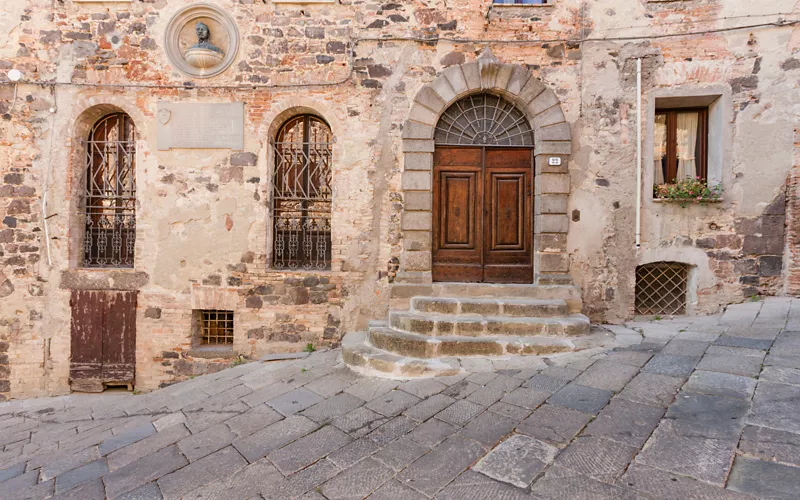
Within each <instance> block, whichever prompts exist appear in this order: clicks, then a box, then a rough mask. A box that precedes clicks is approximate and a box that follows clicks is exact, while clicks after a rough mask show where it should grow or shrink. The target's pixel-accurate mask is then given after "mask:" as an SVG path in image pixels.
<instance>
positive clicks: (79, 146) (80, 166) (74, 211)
mask: <svg viewBox="0 0 800 500" xmlns="http://www.w3.org/2000/svg"><path fill="white" fill-rule="evenodd" d="M113 113H124V114H126V115H128V117H130V119H131V121H132V122H133V126H134V127H135V129H136V137H137V139H136V142H137V143H140V142H141V141H142V140H143V138H142V136H143V135H144V133H143V132H144V131H143V130H142V128H141V127H140V124H142V123H143V122H144V121H145V120H144V117H143V115H142V114H141V113H140V112H139V111H138V110H137V109H135V108H133V109H132V108H130V107H129V106H128V105H127V104H126V103H125V102H124V100H122V99H116V98H114V97H110V98H108V99H103V98H96V99H92V100H89V106H88V107H86V108H84V109H83V111H81V112H80V113H79V114H78V115H77V116H76V117H75V120H74V122H73V124H72V134H71V136H70V137H69V140H70V148H69V165H68V168H67V172H66V173H67V179H66V180H67V193H68V201H67V205H68V206H69V214H70V217H69V220H68V224H69V229H68V231H69V234H70V238H69V243H68V261H69V267H70V268H72V269H75V268H79V267H82V262H81V257H82V256H83V232H84V229H85V228H84V220H83V218H82V217H80V216H79V215H78V214H79V213H80V212H81V207H82V204H83V202H84V191H83V190H84V187H85V183H86V174H87V171H86V141H87V140H88V138H89V133H90V131H91V130H92V128H93V127H94V126H95V124H96V123H97V122H98V121H100V120H101V119H102V118H103V117H104V116H107V115H110V114H113ZM138 149H139V148H137V153H136V154H137V157H136V163H137V165H138V163H139V161H138V160H139V152H138ZM137 170H138V169H137ZM134 175H137V172H134ZM137 205H138V202H137ZM78 235H80V237H78ZM137 245H138V243H137ZM138 250H139V248H138V246H137V248H136V251H138Z"/></svg>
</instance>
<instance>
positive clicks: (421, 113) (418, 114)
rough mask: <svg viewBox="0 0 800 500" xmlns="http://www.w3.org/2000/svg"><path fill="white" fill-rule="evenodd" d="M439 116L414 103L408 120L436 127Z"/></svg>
mask: <svg viewBox="0 0 800 500" xmlns="http://www.w3.org/2000/svg"><path fill="white" fill-rule="evenodd" d="M438 118H439V115H438V114H436V113H435V112H433V111H431V110H430V109H428V108H426V107H425V106H423V105H421V104H417V103H414V105H413V106H411V111H410V112H409V113H408V119H409V120H413V121H416V122H420V123H425V124H428V125H431V126H436V120H437V119H438Z"/></svg>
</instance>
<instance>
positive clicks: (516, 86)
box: [506, 64, 531, 95]
mask: <svg viewBox="0 0 800 500" xmlns="http://www.w3.org/2000/svg"><path fill="white" fill-rule="evenodd" d="M529 78H531V74H530V72H529V71H528V70H527V69H525V68H524V67H522V66H519V65H516V64H515V65H514V67H513V69H512V70H511V77H510V78H509V79H508V84H507V85H506V92H508V93H509V94H513V95H519V93H520V92H521V91H522V88H523V87H524V86H525V84H526V83H528V79H529Z"/></svg>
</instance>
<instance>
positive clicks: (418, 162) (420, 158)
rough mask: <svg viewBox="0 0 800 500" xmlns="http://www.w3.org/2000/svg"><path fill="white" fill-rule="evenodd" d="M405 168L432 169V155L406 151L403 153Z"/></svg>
mask: <svg viewBox="0 0 800 500" xmlns="http://www.w3.org/2000/svg"><path fill="white" fill-rule="evenodd" d="M403 167H404V168H405V170H427V171H428V172H430V171H431V170H433V155H432V154H430V153H406V154H404V155H403Z"/></svg>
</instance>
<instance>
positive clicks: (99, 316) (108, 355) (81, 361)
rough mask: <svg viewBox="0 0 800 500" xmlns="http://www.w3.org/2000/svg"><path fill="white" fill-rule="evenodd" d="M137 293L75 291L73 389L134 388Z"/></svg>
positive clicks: (72, 323) (71, 368) (73, 310)
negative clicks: (121, 386) (122, 386)
mask: <svg viewBox="0 0 800 500" xmlns="http://www.w3.org/2000/svg"><path fill="white" fill-rule="evenodd" d="M136 299H137V292H134V291H116V290H73V291H72V296H71V297H70V307H71V309H72V318H71V328H70V330H71V332H70V336H71V342H70V344H71V345H70V348H71V351H70V365H69V379H70V385H71V387H72V390H74V391H80V392H101V391H102V390H103V389H104V388H105V387H106V386H109V385H126V386H128V387H129V388H131V387H132V386H133V382H134V372H135V368H136Z"/></svg>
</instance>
